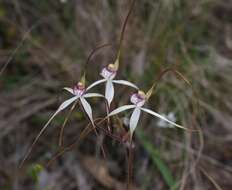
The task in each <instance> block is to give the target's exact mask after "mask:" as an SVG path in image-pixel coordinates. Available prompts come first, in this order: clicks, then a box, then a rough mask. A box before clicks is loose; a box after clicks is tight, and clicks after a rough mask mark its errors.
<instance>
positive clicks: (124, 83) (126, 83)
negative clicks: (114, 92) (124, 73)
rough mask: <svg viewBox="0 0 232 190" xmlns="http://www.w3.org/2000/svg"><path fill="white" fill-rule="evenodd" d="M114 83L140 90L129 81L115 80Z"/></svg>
mask: <svg viewBox="0 0 232 190" xmlns="http://www.w3.org/2000/svg"><path fill="white" fill-rule="evenodd" d="M113 82H114V83H116V84H122V85H126V86H130V87H132V88H135V89H138V87H137V86H136V85H135V84H133V83H131V82H129V81H126V80H113Z"/></svg>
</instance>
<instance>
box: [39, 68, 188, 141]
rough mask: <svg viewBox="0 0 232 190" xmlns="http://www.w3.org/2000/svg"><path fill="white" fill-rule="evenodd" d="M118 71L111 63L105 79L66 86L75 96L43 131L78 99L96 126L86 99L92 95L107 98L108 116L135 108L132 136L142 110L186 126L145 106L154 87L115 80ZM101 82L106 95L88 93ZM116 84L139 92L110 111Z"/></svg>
mask: <svg viewBox="0 0 232 190" xmlns="http://www.w3.org/2000/svg"><path fill="white" fill-rule="evenodd" d="M117 71H118V65H117V64H109V65H108V66H107V67H104V68H103V69H102V71H101V76H102V77H103V79H100V80H98V81H96V82H94V83H93V84H91V85H90V86H88V87H87V88H86V87H85V84H84V83H85V82H78V84H77V85H75V86H74V88H68V87H65V88H64V90H67V91H68V92H70V93H71V94H72V95H73V97H71V98H70V99H68V100H66V101H64V102H63V103H62V104H61V105H60V106H59V108H58V109H57V111H56V112H55V113H54V114H53V115H52V117H51V118H50V119H49V121H48V122H47V123H46V125H45V126H44V127H43V129H42V130H41V132H43V131H44V130H45V129H46V128H47V126H48V125H49V123H50V122H51V121H52V119H53V118H54V117H55V116H56V115H57V114H58V113H59V112H61V111H62V110H64V109H65V108H67V107H68V106H69V105H71V104H72V103H73V102H76V101H78V100H79V101H80V103H81V105H82V106H83V109H84V111H85V112H86V114H87V115H88V117H89V119H90V121H91V123H92V125H93V127H95V123H94V119H93V113H92V108H91V106H90V104H89V103H88V101H87V100H86V99H88V98H92V97H101V98H105V99H106V100H107V104H108V106H107V107H108V108H107V110H108V111H107V118H109V117H111V116H114V115H117V114H119V113H121V112H124V111H126V110H130V109H133V112H132V115H131V117H130V120H129V129H130V135H131V137H132V135H133V132H134V130H135V128H136V127H137V125H138V122H139V119H140V115H141V112H142V111H144V112H147V113H149V114H151V115H153V116H155V117H158V118H159V119H161V120H164V121H165V122H167V123H169V124H171V125H173V126H176V127H179V128H184V127H182V126H181V125H178V124H176V123H175V122H173V121H171V120H169V119H167V118H166V117H164V116H163V115H161V114H158V113H156V112H154V111H152V110H150V109H147V108H144V107H143V106H144V104H145V103H146V102H147V100H148V99H149V97H150V96H151V94H152V90H153V89H152V88H151V89H150V90H149V91H148V92H147V93H146V94H145V93H144V92H143V91H141V90H139V89H138V87H137V86H136V85H134V84H133V83H131V82H129V81H126V80H115V79H114V78H115V77H116V75H117ZM101 83H105V95H104V96H103V95H101V94H99V93H88V91H89V90H91V89H92V88H93V87H95V86H97V85H99V84H101ZM114 84H121V85H125V86H129V87H132V88H134V89H136V90H137V93H134V94H132V96H131V97H130V101H131V103H132V104H130V105H124V106H121V107H119V108H117V109H115V110H113V111H112V112H110V113H109V108H110V104H111V102H112V100H113V98H114Z"/></svg>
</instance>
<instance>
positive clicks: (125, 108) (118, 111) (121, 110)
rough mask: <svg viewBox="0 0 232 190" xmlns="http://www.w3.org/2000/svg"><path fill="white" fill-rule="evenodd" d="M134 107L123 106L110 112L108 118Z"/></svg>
mask: <svg viewBox="0 0 232 190" xmlns="http://www.w3.org/2000/svg"><path fill="white" fill-rule="evenodd" d="M135 107H136V105H125V106H121V107H119V108H117V109H115V110H113V111H112V112H110V113H109V115H108V117H110V116H113V115H116V114H118V113H120V112H123V111H126V110H129V109H132V108H135Z"/></svg>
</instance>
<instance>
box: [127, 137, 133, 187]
mask: <svg viewBox="0 0 232 190" xmlns="http://www.w3.org/2000/svg"><path fill="white" fill-rule="evenodd" d="M132 142H133V141H132V137H131V138H130V145H129V149H128V173H127V186H126V190H132V189H131V186H132V185H131V181H132V175H133V147H132Z"/></svg>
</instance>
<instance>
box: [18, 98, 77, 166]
mask: <svg viewBox="0 0 232 190" xmlns="http://www.w3.org/2000/svg"><path fill="white" fill-rule="evenodd" d="M78 98H79V97H77V96H74V97H72V98H70V99H68V100H66V101H64V102H63V103H62V104H61V105H60V107H59V108H58V109H57V110H56V112H55V113H54V114H53V115H52V117H51V118H50V119H49V120H48V122H47V123H46V124H45V125H44V127H43V128H42V129H41V130H40V132H39V134H38V135H37V136H36V138H35V140H34V141H33V143H32V145H31V146H30V148H29V150H28V152H27V153H26V155H25V157H24V159H23V161H22V163H21V165H22V164H23V163H24V161H25V160H26V158H27V157H28V156H29V154H30V153H31V151H32V148H33V147H34V145H35V144H36V142H37V141H38V140H39V138H40V136H41V135H42V134H43V132H44V131H45V130H46V128H47V127H48V125H49V124H50V123H51V121H52V120H53V119H54V117H55V116H56V115H57V114H58V113H59V112H61V111H62V110H64V109H65V108H66V107H68V106H69V105H70V104H71V103H72V102H74V101H75V100H77V99H78Z"/></svg>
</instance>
